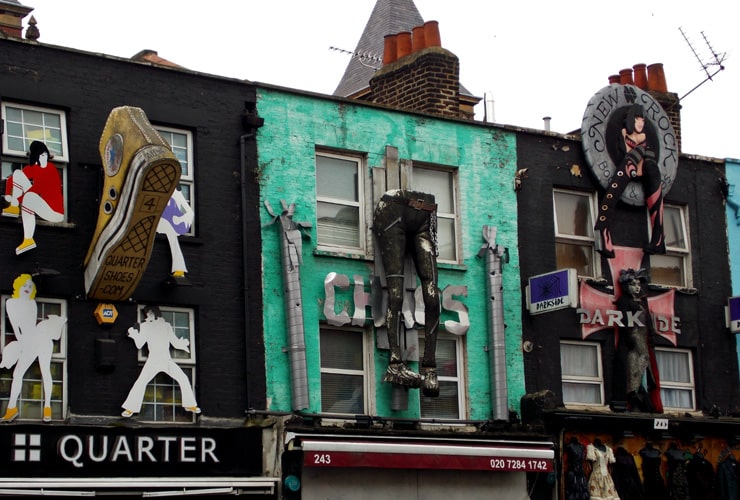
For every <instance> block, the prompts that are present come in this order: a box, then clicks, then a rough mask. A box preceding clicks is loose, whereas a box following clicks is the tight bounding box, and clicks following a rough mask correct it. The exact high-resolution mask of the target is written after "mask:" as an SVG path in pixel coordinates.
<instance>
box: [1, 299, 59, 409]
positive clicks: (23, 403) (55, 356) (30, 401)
mask: <svg viewBox="0 0 740 500" xmlns="http://www.w3.org/2000/svg"><path fill="white" fill-rule="evenodd" d="M9 298H11V296H10V295H3V296H2V298H1V299H0V300H2V326H1V327H0V345H1V346H3V347H4V346H5V345H7V343H8V342H10V341H12V340H15V333H14V332H13V327H12V325H11V324H10V320H9V319H8V317H7V314H6V312H5V301H6V300H7V299H9ZM34 300H35V301H36V305H37V306H38V317H37V318H36V322H37V323H38V322H39V321H41V320H42V319H45V318H46V316H47V314H50V313H47V312H46V305H51V304H53V305H54V306H55V307H56V306H58V307H59V311H58V312H56V311H55V312H53V313H51V314H59V315H60V316H61V317H63V318H67V302H66V301H65V300H60V299H51V298H45V297H39V296H38V295H37V296H36V297H35V298H34ZM9 337H10V338H9ZM51 364H52V368H53V366H54V365H58V366H60V369H61V381H60V380H57V379H55V380H54V382H53V388H52V399H51V405H52V418H53V419H54V420H64V419H66V418H67V325H66V324H65V325H64V327H63V328H62V335H61V337H60V338H59V340H55V341H54V351H53V353H52V355H51ZM37 367H38V360H36V361H34V362H33V364H31V366H30V367H29V368H28V370H27V371H26V373H25V375H24V377H23V388H22V389H21V394H20V396H19V397H18V408H19V409H20V416H19V417H18V418H19V420H31V421H39V422H40V421H41V419H42V416H43V409H44V393H43V384H42V381H41V380H40V379H31V378H29V375H30V372H31V370H34V368H37ZM14 368H15V366H13V367H12V368H10V369H6V368H3V369H2V370H0V379H1V380H2V381H3V382H4V383H6V384H7V386H8V387H10V384H11V382H12V380H13V369H14ZM52 376H53V369H52ZM59 383H61V385H62V387H61V394H62V399H61V401H60V400H59V399H58V398H57V399H55V398H54V396H53V394H54V392H57V391H56V387H58V384H59ZM29 384H32V385H35V384H38V388H39V389H40V393H39V394H38V397H32V398H24V394H31V393H33V392H35V391H33V390H29V389H28V385H29ZM9 399H10V391H8V392H4V393H2V394H1V395H0V403H1V404H2V406H1V407H0V410H2V411H3V413H4V412H5V410H6V409H7V405H8V400H9ZM29 406H30V407H32V408H33V410H32V411H33V413H37V415H38V416H37V417H29V416H28V410H27V409H26V408H27V407H29ZM59 406H61V412H60V409H59ZM36 409H38V412H36ZM24 410H25V412H26V414H25V415H24Z"/></svg>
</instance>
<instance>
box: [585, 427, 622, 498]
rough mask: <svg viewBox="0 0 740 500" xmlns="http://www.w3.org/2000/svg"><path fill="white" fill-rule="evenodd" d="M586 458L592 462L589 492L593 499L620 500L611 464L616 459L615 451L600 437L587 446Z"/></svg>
mask: <svg viewBox="0 0 740 500" xmlns="http://www.w3.org/2000/svg"><path fill="white" fill-rule="evenodd" d="M586 460H588V461H589V462H591V475H590V476H589V478H588V492H589V495H590V497H591V500H619V495H618V494H617V488H616V487H615V486H614V481H613V480H612V477H611V474H610V471H609V466H610V465H611V464H613V463H614V462H615V461H616V460H615V458H614V452H613V451H612V449H611V448H610V447H608V446H607V445H606V444H604V443H603V442H602V441H601V439H600V438H596V439H594V441H593V443H591V444H589V445H588V446H587V447H586Z"/></svg>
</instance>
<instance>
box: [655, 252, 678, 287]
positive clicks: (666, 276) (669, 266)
mask: <svg viewBox="0 0 740 500" xmlns="http://www.w3.org/2000/svg"><path fill="white" fill-rule="evenodd" d="M650 280H651V281H652V282H653V283H657V284H661V285H671V286H684V283H685V281H684V273H683V257H680V256H676V255H651V256H650Z"/></svg>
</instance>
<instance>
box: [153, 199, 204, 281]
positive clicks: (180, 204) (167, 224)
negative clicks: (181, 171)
mask: <svg viewBox="0 0 740 500" xmlns="http://www.w3.org/2000/svg"><path fill="white" fill-rule="evenodd" d="M194 216H195V214H194V213H193V209H192V208H190V205H189V204H188V200H186V199H185V196H184V195H183V194H182V191H181V190H180V188H179V187H178V188H177V189H175V192H174V193H172V197H171V198H170V201H169V202H168V203H167V206H166V207H165V209H164V212H162V217H161V218H160V219H159V224H158V225H157V232H158V233H160V234H164V235H165V236H167V241H168V242H169V244H170V252H171V253H172V268H171V274H172V276H174V277H176V278H182V277H184V276H185V273H186V272H188V269H187V267H185V257H184V256H183V255H182V249H181V248H180V241H179V240H178V238H177V237H178V236H180V235H181V234H185V233H187V232H188V231H190V226H191V225H192V224H193V218H194Z"/></svg>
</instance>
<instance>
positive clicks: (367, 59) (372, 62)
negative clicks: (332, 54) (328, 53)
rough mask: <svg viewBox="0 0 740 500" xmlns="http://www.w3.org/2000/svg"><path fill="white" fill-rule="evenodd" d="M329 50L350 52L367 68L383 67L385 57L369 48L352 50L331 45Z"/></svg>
mask: <svg viewBox="0 0 740 500" xmlns="http://www.w3.org/2000/svg"><path fill="white" fill-rule="evenodd" d="M329 50H335V51H337V52H341V53H342V54H349V55H350V56H352V57H354V58H356V59H357V61H358V62H359V63H360V64H362V65H363V66H365V67H366V68H371V69H374V70H378V69H380V68H381V66H383V58H382V57H380V56H378V55H377V54H375V53H373V52H370V51H368V50H365V51H351V50H344V49H340V48H337V47H329Z"/></svg>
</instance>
